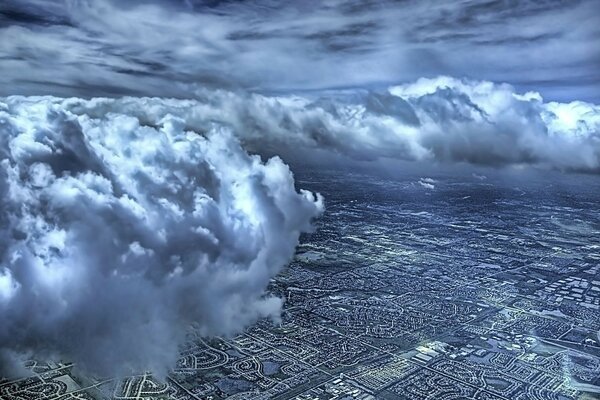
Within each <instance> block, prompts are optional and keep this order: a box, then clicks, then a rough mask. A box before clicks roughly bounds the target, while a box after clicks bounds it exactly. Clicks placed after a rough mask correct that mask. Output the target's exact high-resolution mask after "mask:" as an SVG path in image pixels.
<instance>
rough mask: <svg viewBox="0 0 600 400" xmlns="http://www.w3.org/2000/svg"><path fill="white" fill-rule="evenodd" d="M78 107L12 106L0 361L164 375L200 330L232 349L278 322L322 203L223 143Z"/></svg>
mask: <svg viewBox="0 0 600 400" xmlns="http://www.w3.org/2000/svg"><path fill="white" fill-rule="evenodd" d="M69 102H78V100H66V101H64V102H62V101H60V100H57V99H50V98H35V99H25V98H10V99H6V100H5V101H3V102H0V122H1V125H0V129H1V137H2V139H0V159H1V160H2V161H1V167H0V198H1V199H2V200H1V203H0V222H2V224H1V225H0V226H1V228H0V320H2V321H3V322H2V324H1V325H0V343H1V344H0V349H2V350H4V351H5V352H6V353H7V354H12V353H14V352H34V353H35V354H36V355H37V356H44V355H55V356H59V357H65V358H66V359H67V360H72V361H75V362H76V363H77V364H78V365H79V366H80V367H83V368H88V369H90V370H92V371H94V372H101V373H119V372H128V371H131V370H136V371H139V370H143V369H151V370H154V371H156V372H159V373H161V372H165V371H166V369H167V368H169V366H171V365H173V363H174V361H175V360H176V358H177V355H178V352H177V346H178V344H179V343H181V341H182V339H183V335H184V334H185V332H186V329H188V327H189V326H190V325H191V324H195V325H196V326H197V329H198V330H199V331H200V333H202V334H205V335H220V334H232V333H235V332H238V331H239V330H241V329H243V328H244V327H245V326H247V325H248V324H250V323H252V322H253V321H255V320H256V319H258V318H262V317H271V318H278V315H279V312H280V308H281V305H282V301H281V300H280V299H278V298H274V297H269V296H267V297H265V288H266V286H267V284H268V283H269V280H270V279H271V278H272V277H273V276H274V275H275V274H277V272H278V271H279V270H280V269H281V268H282V267H283V266H284V265H285V264H286V263H287V262H288V261H289V259H290V258H291V257H292V255H293V253H294V249H295V246H296V244H297V241H298V237H299V235H300V233H301V232H304V231H308V230H310V229H311V220H312V219H313V218H315V217H317V216H318V215H319V214H320V213H321V212H322V210H323V200H322V198H321V197H320V196H318V195H317V196H315V195H313V194H312V193H310V192H307V191H301V192H299V193H298V192H296V190H295V189H294V181H293V178H292V175H291V173H290V171H289V169H288V168H287V166H286V165H285V164H284V163H283V162H282V161H281V160H280V159H279V158H271V159H269V160H268V161H266V162H261V160H260V158H259V157H258V156H250V155H248V154H247V153H246V152H245V151H244V150H243V149H242V148H241V147H240V145H239V143H238V141H237V140H236V139H235V137H233V136H232V135H231V134H230V133H229V132H228V130H227V129H225V128H218V127H214V128H212V129H209V130H208V131H206V132H204V133H203V134H198V133H195V132H190V131H186V130H184V123H185V121H184V120H182V119H181V118H179V117H177V116H173V115H161V116H160V118H158V117H157V118H158V119H157V120H156V121H155V123H156V125H155V126H154V127H149V126H143V125H141V124H140V120H138V119H137V118H136V117H134V116H131V115H128V114H127V112H121V113H118V112H112V113H103V114H100V115H99V114H96V115H91V114H85V113H84V114H81V113H80V114H79V115H76V114H74V113H72V112H70V111H68V109H67V108H68V107H67V104H68V103H69ZM82 103H83V104H85V103H86V102H84V101H82ZM106 103H107V104H108V103H110V102H109V101H106ZM0 358H6V354H5V355H4V356H3V357H0Z"/></svg>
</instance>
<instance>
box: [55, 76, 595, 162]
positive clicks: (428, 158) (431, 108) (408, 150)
mask: <svg viewBox="0 0 600 400" xmlns="http://www.w3.org/2000/svg"><path fill="white" fill-rule="evenodd" d="M196 95H197V100H174V99H170V100H166V99H158V98H132V97H127V98H122V99H102V98H98V99H92V100H81V99H65V100H63V99H51V100H48V101H49V102H52V103H53V104H55V105H56V106H57V107H61V108H64V109H66V110H68V111H69V112H70V113H73V114H75V115H81V116H84V115H90V116H94V117H98V118H99V117H101V116H103V115H108V114H111V113H117V114H119V113H124V114H127V115H130V116H133V117H135V118H137V119H138V120H139V121H140V124H142V125H147V126H150V127H154V126H158V125H161V124H162V123H161V121H162V119H163V118H166V117H167V116H169V115H176V116H178V117H179V118H181V119H182V121H183V122H181V123H182V124H184V125H185V127H186V128H187V129H193V130H195V131H198V132H208V131H210V130H211V129H213V127H214V126H215V125H219V126H226V127H227V128H229V129H230V130H231V131H232V132H234V133H235V135H236V136H237V137H238V138H239V139H240V140H241V141H242V142H243V144H244V146H245V147H246V148H247V149H249V150H250V151H252V152H257V153H261V154H280V155H282V156H284V157H288V158H293V157H299V158H300V159H303V160H305V161H307V162H308V160H310V159H311V157H312V158H314V157H319V156H318V153H322V152H329V153H326V154H325V157H326V158H327V157H329V155H327V154H331V152H335V153H337V154H341V155H343V156H347V157H349V158H352V159H356V160H376V159H381V158H391V159H401V160H413V161H424V162H429V163H456V162H464V163H470V164H477V165H489V166H510V165H534V166H539V167H544V168H553V169H559V170H568V171H570V170H576V171H587V172H598V171H599V170H600V107H599V106H597V105H594V104H591V103H585V102H580V101H576V102H571V103H557V102H545V101H544V100H543V98H542V97H541V95H540V94H539V93H536V92H527V93H525V94H519V93H518V92H517V91H516V90H515V89H514V87H512V86H510V85H507V84H495V83H492V82H487V81H473V80H464V79H455V78H450V77H443V76H442V77H438V78H434V79H419V80H417V81H416V82H414V83H411V84H406V85H401V86H393V87H390V88H389V90H387V91H384V92H373V91H366V90H359V91H337V92H328V93H321V94H320V96H313V97H308V96H304V97H303V96H291V95H287V96H265V95H258V94H248V93H244V92H232V91H224V90H207V89H204V90H200V91H198V92H197V93H196Z"/></svg>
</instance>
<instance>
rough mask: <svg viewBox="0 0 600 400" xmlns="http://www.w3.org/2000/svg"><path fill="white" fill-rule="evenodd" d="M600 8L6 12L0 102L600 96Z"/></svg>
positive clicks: (51, 4) (19, 8) (263, 5)
mask: <svg viewBox="0 0 600 400" xmlns="http://www.w3.org/2000/svg"><path fill="white" fill-rule="evenodd" d="M599 39H600V2H599V1H596V0H587V1H586V0H568V1H564V0H545V1H528V0H514V1H500V0H498V1H494V0H474V1H447V2H442V1H391V0H390V1H385V0H377V1H375V0H323V1H316V0H303V1H284V0H282V1H275V0H247V1H233V0H231V1H218V0H181V1H175V0H174V1H165V0H155V1H140V0H136V1H127V2H124V1H111V0H93V1H92V0H67V1H42V0H18V1H14V0H13V1H11V0H8V1H3V2H2V3H1V4H0V70H1V71H2V73H1V74H0V95H10V94H27V95H29V94H53V95H61V96H79V97H94V96H121V95H146V96H174V97H194V94H195V91H196V90H197V89H198V88H202V87H207V86H209V87H225V88H244V89H249V90H253V91H259V92H263V93H265V92H284V93H289V92H303V91H311V90H321V89H326V88H340V87H342V88H347V87H352V88H354V87H361V88H374V87H385V86H389V85H392V84H397V83H404V82H409V81H414V80H415V79H417V78H419V77H434V76H437V75H450V76H455V77H466V78H472V79H485V80H490V81H496V82H508V83H510V84H512V85H513V86H515V87H516V88H517V90H519V91H527V90H536V91H538V92H540V93H541V94H542V95H543V96H544V98H545V99H547V100H559V101H570V100H576V99H577V100H585V101H592V102H598V100H599V99H600V68H598V66H599V65H600V46H598V45H597V44H598V42H599Z"/></svg>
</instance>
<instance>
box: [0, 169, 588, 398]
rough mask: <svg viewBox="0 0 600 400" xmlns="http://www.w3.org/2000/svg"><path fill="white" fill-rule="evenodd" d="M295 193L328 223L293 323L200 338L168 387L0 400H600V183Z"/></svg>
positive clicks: (46, 386) (300, 254)
mask: <svg viewBox="0 0 600 400" xmlns="http://www.w3.org/2000/svg"><path fill="white" fill-rule="evenodd" d="M517 175H518V173H515V176H517ZM541 175H542V174H541ZM296 179H297V181H298V183H299V184H300V185H302V186H303V187H307V188H309V189H311V190H314V191H319V192H321V193H323V194H324V195H325V196H326V198H327V213H326V214H325V215H324V216H323V218H322V219H321V220H319V222H318V224H317V227H316V229H315V232H314V233H311V234H306V235H305V236H303V237H302V240H301V245H300V246H299V248H298V249H297V253H296V256H295V258H294V260H293V262H292V263H291V265H289V267H287V269H286V270H285V271H284V272H283V273H282V274H280V275H279V276H277V277H276V278H274V279H273V280H272V282H271V285H270V287H269V290H268V292H269V293H270V294H275V295H277V296H280V297H281V298H283V299H285V303H284V307H283V310H284V311H283V315H282V318H281V320H280V321H272V320H268V319H267V320H262V321H260V322H259V323H258V324H256V325H255V326H252V327H250V328H248V329H247V330H246V331H245V332H243V333H241V334H239V335H237V336H233V337H217V338H205V337H202V336H200V335H199V334H197V333H196V332H194V330H193V329H192V330H191V331H190V333H189V337H188V341H187V343H186V345H185V346H184V347H183V348H182V349H181V353H180V358H179V361H178V362H177V366H176V367H175V368H174V369H173V370H172V371H171V373H170V374H169V375H168V376H166V377H156V376H152V375H150V374H142V375H136V376H131V377H127V378H124V379H115V378H111V377H97V376H86V375H83V374H81V372H80V371H78V369H77V366H76V365H72V364H70V363H60V362H56V363H52V362H47V363H46V362H36V361H34V360H32V361H29V362H27V364H26V367H27V368H28V369H29V370H30V371H31V374H30V376H28V377H23V378H21V379H16V380H3V381H2V383H0V398H2V399H7V400H12V399H15V400H16V399H18V400H25V399H47V400H59V399H60V400H63V399H65V400H66V399H96V400H100V399H131V400H134V399H136V400H140V399H180V400H183V399H196V400H200V399H202V400H205V399H206V400H208V399H212V400H217V399H276V400H284V399H296V400H317V399H362V400H367V399H487V400H503V399H504V400H508V399H511V400H514V399H519V400H525V399H548V400H551V399H556V400H568V399H595V398H599V397H600V337H599V336H600V245H599V244H598V241H597V238H598V232H599V229H600V217H599V216H598V214H597V213H596V212H595V205H596V204H597V196H595V193H597V190H598V189H599V187H598V182H597V181H594V180H593V177H589V176H585V175H583V176H576V177H575V179H574V178H572V177H571V178H569V179H568V177H564V178H563V179H562V180H561V181H558V182H556V181H554V180H551V181H548V180H544V179H542V178H540V177H538V178H537V179H536V180H535V181H536V182H537V183H536V184H532V183H528V184H524V181H518V180H515V181H513V180H511V179H508V178H505V179H499V178H495V177H494V176H490V177H486V176H485V175H480V174H478V173H473V174H472V175H470V176H469V175H464V174H462V175H461V176H460V177H455V176H453V175H451V174H442V175H440V176H435V177H414V176H412V175H407V176H404V177H402V178H398V179H383V178H380V177H379V178H378V177H376V176H374V175H370V174H368V173H359V172H342V173H340V172H318V171H316V172H315V171H312V172H311V171H308V172H303V173H299V174H298V175H297V177H296ZM575 181H578V182H577V183H574V182H575Z"/></svg>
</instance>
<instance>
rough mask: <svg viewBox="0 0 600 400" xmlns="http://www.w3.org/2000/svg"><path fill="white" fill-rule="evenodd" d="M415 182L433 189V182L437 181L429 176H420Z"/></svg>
mask: <svg viewBox="0 0 600 400" xmlns="http://www.w3.org/2000/svg"><path fill="white" fill-rule="evenodd" d="M417 183H418V184H419V185H421V186H422V187H424V188H425V189H430V190H433V189H435V184H436V183H437V181H436V180H435V179H431V178H421V179H419V180H418V182H417Z"/></svg>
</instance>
